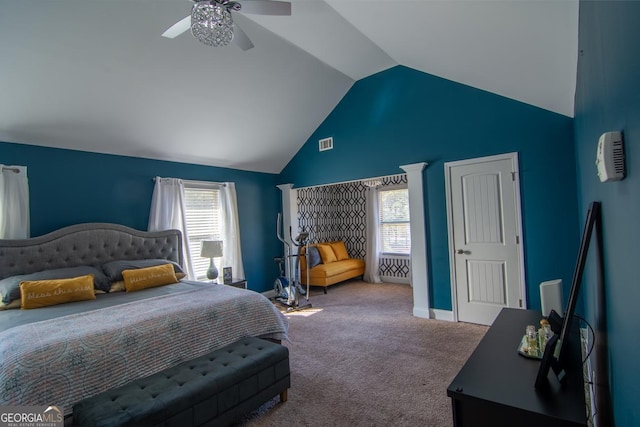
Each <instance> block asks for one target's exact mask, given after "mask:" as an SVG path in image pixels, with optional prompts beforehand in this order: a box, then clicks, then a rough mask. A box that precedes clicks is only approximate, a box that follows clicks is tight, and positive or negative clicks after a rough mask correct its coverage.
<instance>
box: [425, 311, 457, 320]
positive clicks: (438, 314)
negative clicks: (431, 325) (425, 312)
mask: <svg viewBox="0 0 640 427" xmlns="http://www.w3.org/2000/svg"><path fill="white" fill-rule="evenodd" d="M429 311H430V312H431V317H432V318H433V319H437V320H447V321H449V322H453V311H452V310H441V309H439V308H430V309H429Z"/></svg>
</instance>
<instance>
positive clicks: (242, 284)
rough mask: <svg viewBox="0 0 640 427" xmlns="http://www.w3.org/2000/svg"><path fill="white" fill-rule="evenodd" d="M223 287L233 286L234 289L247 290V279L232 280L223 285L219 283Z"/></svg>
mask: <svg viewBox="0 0 640 427" xmlns="http://www.w3.org/2000/svg"><path fill="white" fill-rule="evenodd" d="M218 283H221V284H223V285H227V286H233V287H234V288H240V289H247V279H231V281H230V282H229V283H223V282H222V281H219V282H218Z"/></svg>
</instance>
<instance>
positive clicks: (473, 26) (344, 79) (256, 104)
mask: <svg viewBox="0 0 640 427" xmlns="http://www.w3.org/2000/svg"><path fill="white" fill-rule="evenodd" d="M265 1H266V0H265ZM191 5H192V2H191V1H188V0H32V1H26V0H0V141H5V142H16V143H25V144H35V145H42V146H51V147H59V148H69V149H76V150H84V151H94V152H100V153H109V154H120V155H127V156H136V157H147V158H152V159H160V160H171V161H178V162H187V163H196V164H203V165H211V166H221V167H231V168H237V169H244V170H252V171H260V172H270V173H278V172H280V171H281V170H282V168H283V167H284V166H285V165H286V164H287V162H288V161H289V160H290V159H291V158H292V157H293V156H294V155H295V153H296V152H297V151H298V149H299V148H300V147H301V146H302V145H303V144H304V143H305V142H306V140H307V139H308V138H309V136H310V135H311V134H312V133H313V131H314V130H315V129H316V128H317V127H318V125H319V124H320V123H322V121H323V120H324V119H325V118H326V116H327V115H328V114H329V113H330V112H331V110H332V109H333V108H334V107H335V106H336V105H337V103H338V102H340V100H341V98H342V97H343V96H344V95H345V94H346V93H347V92H348V90H349V89H350V87H351V86H352V85H353V83H354V82H356V81H357V80H360V79H362V78H365V77H367V76H370V75H372V74H375V73H377V72H380V71H383V70H385V69H388V68H391V67H393V66H396V65H404V66H407V67H411V68H414V69H417V70H420V71H423V72H425V73H429V74H433V75H436V76H439V77H443V78H446V79H449V80H453V81H456V82H459V83H463V84H466V85H469V86H473V87H476V88H479V89H483V90H486V91H489V92H493V93H496V94H499V95H502V96H505V97H508V98H512V99H515V100H518V101H522V102H525V103H528V104H531V105H534V106H538V107H540V108H544V109H547V110H550V111H553V112H557V113H559V114H563V115H566V116H569V117H572V116H573V99H574V92H575V85H576V64H577V49H578V46H577V44H578V41H577V40H578V1H577V0H557V1H553V0H499V1H493V0H466V1H462V0H441V1H437V0H386V1H378V0H292V16H290V17H274V16H260V15H249V14H238V13H236V14H234V19H235V21H236V23H237V24H239V25H240V26H241V27H242V28H243V29H244V31H245V32H246V34H247V35H248V36H249V37H250V39H251V40H252V41H253V43H254V45H255V47H254V48H253V49H251V50H248V51H242V50H241V49H239V48H237V47H236V46H235V45H233V44H232V45H229V46H226V47H222V48H215V47H208V46H206V45H204V44H201V43H199V42H198V41H196V40H195V39H194V38H193V37H192V36H191V34H190V33H189V32H186V33H184V34H182V35H181V36H179V37H177V38H175V39H167V38H164V37H161V36H160V35H161V34H162V33H163V32H164V31H165V30H166V29H167V28H169V27H170V26H171V25H172V24H174V23H175V22H177V21H178V20H180V19H182V18H184V17H185V16H187V15H188V14H189V12H190V9H191ZM0 161H1V153H0Z"/></svg>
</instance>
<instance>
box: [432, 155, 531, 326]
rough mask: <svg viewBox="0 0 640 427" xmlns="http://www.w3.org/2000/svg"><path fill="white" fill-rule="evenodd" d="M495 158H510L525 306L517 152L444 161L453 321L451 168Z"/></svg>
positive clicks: (524, 304) (455, 307)
mask: <svg viewBox="0 0 640 427" xmlns="http://www.w3.org/2000/svg"><path fill="white" fill-rule="evenodd" d="M496 160H510V161H511V167H512V169H511V170H512V174H513V175H512V176H513V181H514V187H513V189H514V192H515V194H514V197H515V199H514V201H515V208H516V232H517V235H518V236H519V237H520V243H519V244H518V245H517V246H518V262H519V266H518V269H519V275H520V298H521V300H522V308H526V307H527V292H526V290H527V286H526V282H525V263H524V235H523V232H522V203H521V198H520V168H519V166H518V165H519V162H518V153H517V152H513V153H504V154H497V155H495V156H486V157H476V158H473V159H465V160H458V161H453V162H445V164H444V181H445V196H446V205H447V235H448V241H449V271H450V273H449V274H450V277H451V282H450V285H451V305H452V309H453V321H454V322H458V292H457V289H458V288H457V278H456V267H455V257H453V256H452V254H453V251H454V250H455V247H454V246H455V245H454V240H453V207H452V202H451V169H452V168H453V167H456V166H464V165H470V164H475V163H481V162H491V161H496Z"/></svg>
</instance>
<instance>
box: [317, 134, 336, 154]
mask: <svg viewBox="0 0 640 427" xmlns="http://www.w3.org/2000/svg"><path fill="white" fill-rule="evenodd" d="M318 148H319V149H320V151H326V150H333V138H332V137H329V138H323V139H321V140H319V141H318Z"/></svg>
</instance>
